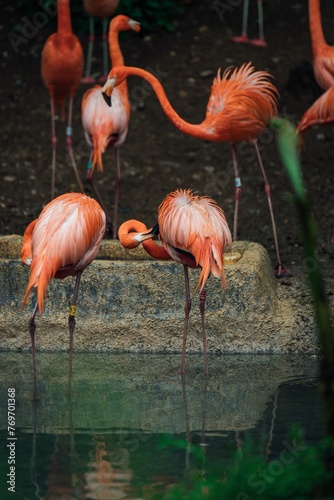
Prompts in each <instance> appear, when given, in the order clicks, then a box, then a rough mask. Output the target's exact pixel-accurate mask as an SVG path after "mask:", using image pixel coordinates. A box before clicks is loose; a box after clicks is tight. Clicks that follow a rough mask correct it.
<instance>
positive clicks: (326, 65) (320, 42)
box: [297, 0, 334, 133]
mask: <svg viewBox="0 0 334 500" xmlns="http://www.w3.org/2000/svg"><path fill="white" fill-rule="evenodd" d="M308 4H309V25H310V34H311V42H312V56H313V70H314V76H315V79H316V81H317V83H318V85H319V87H321V88H322V89H323V90H325V93H324V94H322V95H321V96H320V97H319V98H318V99H317V100H316V101H315V102H314V103H313V104H312V106H310V108H309V109H308V110H307V111H306V112H305V113H304V115H303V116H302V118H301V120H300V122H299V124H298V127H297V132H298V133H302V132H305V131H306V130H307V129H308V128H309V127H311V126H312V125H315V124H322V123H332V122H333V121H334V47H333V46H331V45H328V44H327V43H326V41H325V37H324V32H323V28H322V23H321V10H320V0H309V2H308Z"/></svg>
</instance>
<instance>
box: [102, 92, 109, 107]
mask: <svg viewBox="0 0 334 500" xmlns="http://www.w3.org/2000/svg"><path fill="white" fill-rule="evenodd" d="M102 95H103V99H104V100H105V101H106V103H107V104H108V106H109V107H111V96H110V95H107V94H106V93H105V92H102Z"/></svg>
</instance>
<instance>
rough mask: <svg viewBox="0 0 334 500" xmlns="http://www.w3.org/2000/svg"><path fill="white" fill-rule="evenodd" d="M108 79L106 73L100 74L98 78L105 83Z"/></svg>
mask: <svg viewBox="0 0 334 500" xmlns="http://www.w3.org/2000/svg"><path fill="white" fill-rule="evenodd" d="M107 80H108V75H102V76H100V78H99V82H101V83H105V82H106V81H107Z"/></svg>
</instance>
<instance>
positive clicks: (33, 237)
mask: <svg viewBox="0 0 334 500" xmlns="http://www.w3.org/2000/svg"><path fill="white" fill-rule="evenodd" d="M105 229H106V217H105V213H104V211H103V210H102V208H101V207H100V205H99V204H98V203H97V201H95V200H93V199H92V198H89V196H86V195H84V194H81V193H66V194H63V195H61V196H58V197H57V198H55V199H54V200H52V201H51V202H50V203H48V204H47V205H46V206H45V207H44V209H43V210H42V212H41V214H40V215H39V217H38V219H36V220H34V221H32V222H31V223H30V224H29V225H28V227H27V229H26V231H25V233H24V237H23V247H22V251H21V259H22V262H23V263H24V264H26V265H28V266H30V277H29V282H28V286H27V290H26V293H25V295H24V298H23V302H22V307H24V306H25V304H26V302H27V299H28V296H29V293H30V291H31V289H32V288H33V287H37V302H36V305H35V307H34V310H33V313H32V315H31V317H30V320H29V333H30V339H31V348H32V356H33V373H34V399H35V400H36V399H37V397H38V396H37V377H36V355H35V329H36V323H35V317H36V313H37V310H38V311H39V313H40V314H43V307H44V299H45V295H46V289H47V286H48V284H49V282H50V280H51V278H59V279H63V278H66V277H67V276H75V277H76V281H75V287H74V293H73V298H72V302H71V304H70V312H69V318H68V324H69V332H70V363H69V387H70V383H71V371H72V352H73V332H74V327H75V313H76V304H77V298H78V291H79V284H80V278H81V275H82V273H83V271H84V270H85V268H86V267H87V266H88V265H89V264H90V263H91V262H92V261H93V260H94V259H95V257H96V255H97V252H98V249H99V245H100V242H101V239H102V238H103V235H104V232H105Z"/></svg>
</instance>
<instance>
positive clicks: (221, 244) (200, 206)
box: [118, 189, 232, 374]
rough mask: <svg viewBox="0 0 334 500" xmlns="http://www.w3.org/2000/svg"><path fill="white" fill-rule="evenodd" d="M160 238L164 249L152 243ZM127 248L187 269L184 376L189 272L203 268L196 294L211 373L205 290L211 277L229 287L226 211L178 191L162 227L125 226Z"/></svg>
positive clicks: (166, 204) (164, 206)
mask: <svg viewBox="0 0 334 500" xmlns="http://www.w3.org/2000/svg"><path fill="white" fill-rule="evenodd" d="M155 235H159V238H160V240H161V242H162V246H161V245H159V244H157V243H156V242H155V241H153V240H152V238H153V236H155ZM118 236H119V240H120V242H121V244H122V245H123V246H124V247H125V248H135V247H137V246H138V245H139V244H140V243H142V244H143V247H144V248H145V250H146V251H147V253H148V254H149V255H151V256H152V257H154V258H155V259H161V260H170V259H173V260H174V261H175V262H178V263H180V264H182V265H183V269H184V279H185V295H186V300H185V322H184V333H183V347H182V362H181V373H184V368H185V355H186V341H187V333H188V321H189V313H190V308H191V299H190V290H189V276H188V268H189V267H191V268H201V273H200V276H199V279H198V283H197V286H196V290H195V291H197V290H198V289H199V290H200V312H201V318H202V334H203V352H204V363H205V373H206V374H207V373H208V361H207V352H206V334H205V326H204V309H205V299H206V292H205V290H204V287H205V284H206V281H207V279H208V278H209V276H210V274H213V275H214V276H215V277H216V278H220V279H221V281H222V285H225V275H224V255H223V252H224V249H225V247H226V246H228V248H229V249H232V237H231V232H230V229H229V227H228V224H227V221H226V218H225V214H224V212H223V210H222V209H221V208H220V207H219V206H218V205H217V204H216V202H215V201H214V200H213V199H211V198H209V197H208V196H196V195H194V193H193V192H192V191H191V190H190V189H178V190H176V191H174V192H172V193H170V194H169V195H167V196H166V198H165V199H164V200H163V201H162V203H161V204H160V206H159V209H158V224H157V225H156V226H154V227H153V228H152V229H151V230H148V229H147V227H146V225H145V224H143V223H142V222H140V221H137V220H130V221H127V222H124V223H123V224H122V225H121V226H120V228H119V232H118Z"/></svg>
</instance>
